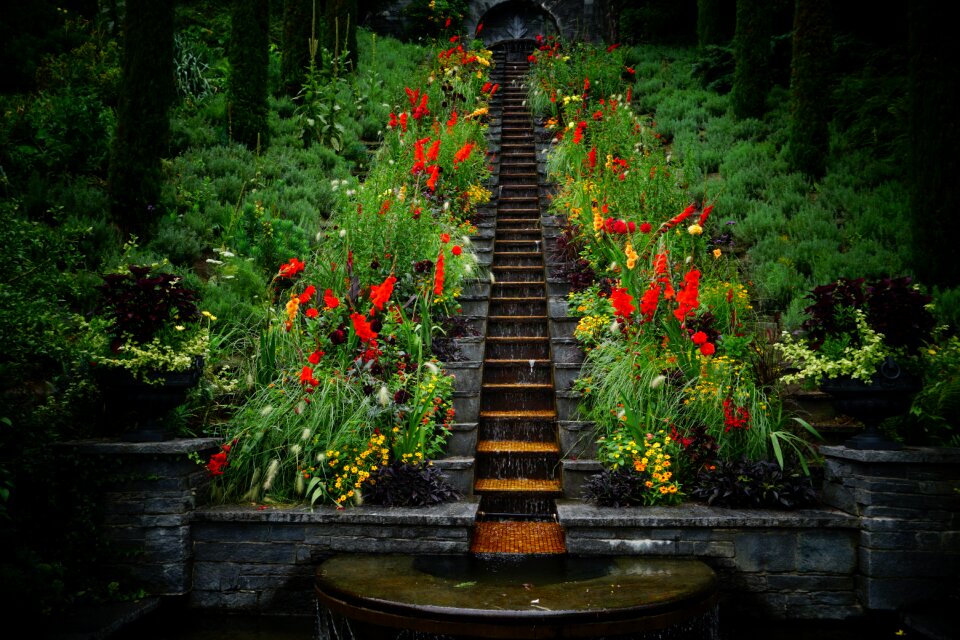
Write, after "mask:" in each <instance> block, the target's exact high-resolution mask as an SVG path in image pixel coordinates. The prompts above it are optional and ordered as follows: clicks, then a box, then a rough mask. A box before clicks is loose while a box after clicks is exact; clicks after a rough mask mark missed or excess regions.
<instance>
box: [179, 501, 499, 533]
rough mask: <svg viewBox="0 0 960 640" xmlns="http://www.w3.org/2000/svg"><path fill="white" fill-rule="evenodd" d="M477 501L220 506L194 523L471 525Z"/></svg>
mask: <svg viewBox="0 0 960 640" xmlns="http://www.w3.org/2000/svg"><path fill="white" fill-rule="evenodd" d="M479 506H480V503H479V501H478V500H469V499H465V500H461V501H459V502H453V503H450V504H442V505H436V506H433V507H409V508H406V507H377V506H372V505H363V506H359V507H351V508H349V509H340V510H338V509H336V508H335V507H328V506H320V507H314V508H312V509H311V508H310V507H303V506H290V507H286V506H271V507H267V508H266V509H261V508H260V507H257V506H237V505H223V506H216V507H207V508H204V509H198V510H197V511H196V512H194V517H193V520H194V522H195V523H199V522H265V523H278V524H279V523H301V524H326V523H337V524H377V525H401V524H406V525H436V526H461V527H469V526H473V523H474V521H475V520H476V517H477V508H478V507H479Z"/></svg>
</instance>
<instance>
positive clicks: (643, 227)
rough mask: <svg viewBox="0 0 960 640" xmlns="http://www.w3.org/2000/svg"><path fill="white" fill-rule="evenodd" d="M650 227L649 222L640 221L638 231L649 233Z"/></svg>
mask: <svg viewBox="0 0 960 640" xmlns="http://www.w3.org/2000/svg"><path fill="white" fill-rule="evenodd" d="M652 229H653V227H652V226H651V225H650V223H649V222H642V223H640V233H650V231H651V230H652Z"/></svg>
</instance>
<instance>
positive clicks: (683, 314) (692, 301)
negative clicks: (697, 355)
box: [673, 269, 709, 355]
mask: <svg viewBox="0 0 960 640" xmlns="http://www.w3.org/2000/svg"><path fill="white" fill-rule="evenodd" d="M699 286H700V272H699V271H697V270H696V269H691V270H690V271H688V272H687V274H686V275H685V276H683V286H682V287H681V288H680V291H679V292H677V308H676V309H675V310H674V312H673V315H674V316H675V317H676V318H677V320H679V321H680V322H683V321H684V320H686V318H687V316H688V315H690V314H691V313H692V312H693V310H694V309H696V308H697V307H699V306H700V302H699V300H698V296H699ZM700 350H701V352H702V351H703V347H701V348H700ZM706 355H709V354H706Z"/></svg>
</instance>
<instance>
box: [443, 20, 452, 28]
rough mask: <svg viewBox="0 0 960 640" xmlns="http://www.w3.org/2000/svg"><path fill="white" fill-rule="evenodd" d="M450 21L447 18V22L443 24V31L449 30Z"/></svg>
mask: <svg viewBox="0 0 960 640" xmlns="http://www.w3.org/2000/svg"><path fill="white" fill-rule="evenodd" d="M450 20H451V19H450V18H447V21H446V22H444V23H443V28H444V29H449V28H450Z"/></svg>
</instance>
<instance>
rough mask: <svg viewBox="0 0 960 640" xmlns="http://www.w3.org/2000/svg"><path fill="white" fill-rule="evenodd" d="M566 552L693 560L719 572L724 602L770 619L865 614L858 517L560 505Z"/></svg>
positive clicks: (699, 508)
mask: <svg viewBox="0 0 960 640" xmlns="http://www.w3.org/2000/svg"><path fill="white" fill-rule="evenodd" d="M557 511H558V515H559V518H560V524H561V525H563V528H564V531H565V532H566V536H567V551H568V552H569V553H572V554H581V555H651V556H676V557H687V558H698V559H700V560H703V561H704V562H706V563H708V564H709V565H711V566H712V567H713V569H714V570H715V571H716V572H717V574H718V575H719V577H720V581H721V593H722V594H723V596H722V597H723V601H722V602H723V606H724V607H725V608H726V609H727V610H730V611H733V612H742V613H744V614H748V615H750V616H754V617H763V618H775V619H789V618H797V619H824V618H825V619H843V618H849V617H854V616H858V615H860V614H861V613H863V608H862V607H861V605H860V603H859V601H858V599H857V593H856V589H855V577H854V576H855V574H856V569H857V535H858V525H859V523H858V520H857V518H853V517H851V516H849V515H847V514H844V513H841V512H839V511H832V510H828V511H825V510H807V511H796V512H779V511H760V510H733V509H720V508H713V507H706V506H701V505H681V506H678V507H647V508H631V509H615V508H602V507H593V506H589V505H585V504H583V503H582V502H579V501H576V500H564V501H562V502H561V503H560V504H558V505H557Z"/></svg>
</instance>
